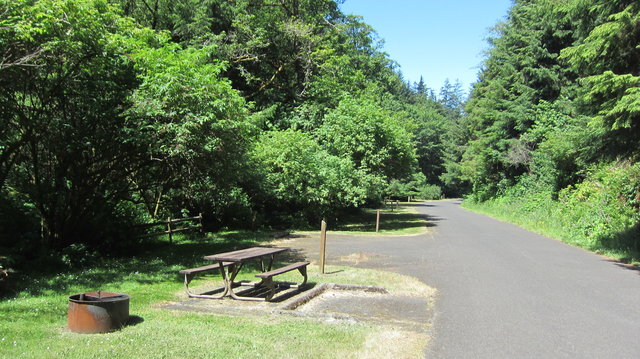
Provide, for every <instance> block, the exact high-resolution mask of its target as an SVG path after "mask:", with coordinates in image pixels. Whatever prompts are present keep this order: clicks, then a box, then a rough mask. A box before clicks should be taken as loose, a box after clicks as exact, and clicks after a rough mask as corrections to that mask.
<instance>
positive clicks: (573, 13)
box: [447, 0, 640, 264]
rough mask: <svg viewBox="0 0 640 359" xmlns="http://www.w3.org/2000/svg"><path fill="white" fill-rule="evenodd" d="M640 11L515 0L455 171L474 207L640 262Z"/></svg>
mask: <svg viewBox="0 0 640 359" xmlns="http://www.w3.org/2000/svg"><path fill="white" fill-rule="evenodd" d="M639 19H640V3H638V2H637V1H631V0H612V1H582V0H575V1H573V0H570V1H550V0H536V1H516V2H515V3H514V5H513V7H512V8H511V10H510V12H509V16H508V17H507V19H506V20H505V21H503V22H501V23H500V24H498V25H497V26H496V27H495V29H494V30H495V31H494V36H493V37H492V38H491V39H490V43H491V45H492V47H491V49H490V50H489V51H488V57H487V59H486V60H485V62H484V65H483V68H482V71H481V73H480V77H479V81H478V82H477V83H476V84H475V85H474V86H473V90H472V91H471V96H470V98H469V100H468V101H467V103H466V105H465V109H466V116H465V120H464V121H466V125H465V127H464V128H465V130H466V131H467V133H466V135H465V136H463V137H462V139H461V141H460V142H459V143H460V147H459V148H460V152H459V157H457V160H456V161H455V163H452V164H451V166H449V167H448V168H449V171H448V174H447V176H451V177H452V178H456V179H457V180H460V181H462V182H464V183H467V185H468V186H469V188H470V191H469V192H468V194H467V196H466V197H467V201H466V204H465V205H466V206H467V207H468V208H473V209H478V210H481V211H483V212H485V213H490V214H492V215H497V216H499V217H500V218H504V219H507V220H509V221H513V222H515V223H518V224H523V225H525V226H527V227H528V228H531V229H534V230H536V231H539V232H541V233H544V234H547V235H550V236H552V237H556V238H560V239H562V240H565V241H567V242H569V243H573V244H576V245H580V246H581V247H583V248H587V249H590V250H594V251H596V252H599V253H604V254H607V255H611V256H613V257H615V258H619V259H621V260H623V261H625V262H631V263H636V264H637V263H638V261H639V260H640V257H639V255H638V250H639V248H640V177H639V168H640V167H639V160H640V147H639V146H638V143H640V117H639V114H640V111H639V109H640V107H639V105H638V104H639V103H640V91H638V86H639V84H640V77H638V74H639V73H640V72H639V70H640V68H639V65H638V61H637V59H638V58H639V56H640V47H639V45H640V44H639V42H638V39H639V38H640V37H639V34H640V28H639V27H638V26H637V24H638V21H639Z"/></svg>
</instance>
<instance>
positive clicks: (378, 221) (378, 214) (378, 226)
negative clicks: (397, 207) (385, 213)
mask: <svg viewBox="0 0 640 359" xmlns="http://www.w3.org/2000/svg"><path fill="white" fill-rule="evenodd" d="M379 231H380V210H378V213H377V214H376V233H378V232H379Z"/></svg>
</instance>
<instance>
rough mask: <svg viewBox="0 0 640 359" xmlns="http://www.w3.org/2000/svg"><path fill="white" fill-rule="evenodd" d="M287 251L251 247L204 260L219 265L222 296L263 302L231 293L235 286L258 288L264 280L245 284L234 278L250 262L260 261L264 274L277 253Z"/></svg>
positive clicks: (260, 298) (262, 299) (255, 298)
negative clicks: (222, 288)
mask: <svg viewBox="0 0 640 359" xmlns="http://www.w3.org/2000/svg"><path fill="white" fill-rule="evenodd" d="M288 250H289V248H269V247H252V248H246V249H240V250H237V251H231V252H225V253H218V254H212V255H208V256H205V257H204V259H205V260H207V261H216V262H218V263H219V266H220V268H221V273H222V276H223V280H224V283H225V290H224V293H223V294H222V296H225V295H227V294H229V295H230V296H231V298H233V299H238V300H252V301H264V300H265V298H262V297H250V296H240V295H238V294H236V293H235V292H234V291H233V288H234V287H237V286H251V287H257V286H260V285H262V284H263V283H264V280H261V281H260V282H258V283H254V282H251V283H247V282H235V278H236V276H237V275H238V273H239V272H240V269H242V266H243V265H244V263H246V262H248V261H252V260H259V261H260V270H261V272H263V273H264V272H269V271H271V266H272V265H273V261H274V259H275V256H276V255H277V254H278V253H282V252H286V251H288ZM265 261H266V263H265ZM224 268H228V270H226V271H225V270H224ZM305 279H306V278H305ZM269 298H270V297H269ZM269 298H268V299H269ZM268 299H267V300H268Z"/></svg>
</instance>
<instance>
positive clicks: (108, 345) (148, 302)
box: [0, 233, 433, 358]
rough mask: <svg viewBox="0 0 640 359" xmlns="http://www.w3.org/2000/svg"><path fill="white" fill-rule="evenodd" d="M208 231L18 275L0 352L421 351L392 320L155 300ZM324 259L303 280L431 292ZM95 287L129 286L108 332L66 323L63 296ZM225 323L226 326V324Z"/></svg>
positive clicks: (172, 293) (0, 307)
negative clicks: (215, 309) (260, 313)
mask: <svg viewBox="0 0 640 359" xmlns="http://www.w3.org/2000/svg"><path fill="white" fill-rule="evenodd" d="M239 236H240V237H241V235H240V234H237V233H236V234H235V235H232V236H231V237H234V241H233V242H231V243H234V244H238V243H242V245H243V246H247V245H256V244H257V245H266V244H268V243H267V242H260V241H255V239H247V240H245V241H244V242H242V241H238V237H239ZM210 239H211V238H208V239H207V241H203V240H202V239H196V240H193V239H187V238H182V239H179V240H177V241H176V243H175V244H174V245H172V246H166V247H165V248H164V250H162V249H161V251H159V252H158V253H163V255H156V256H149V257H145V258H143V259H136V258H132V259H118V260H104V261H101V262H99V263H95V265H93V266H92V267H87V268H85V269H83V270H75V271H73V270H70V271H66V272H63V273H58V274H50V275H40V276H33V277H31V278H26V277H24V278H22V279H24V280H25V281H24V282H23V283H24V287H23V288H21V289H19V290H18V293H17V294H16V295H15V296H14V297H11V298H5V299H1V300H0V358H5V357H6V358H98V357H105V356H108V357H110V358H132V357H148V358H174V357H182V358H196V357H197V358H201V357H219V356H233V357H239V358H250V357H251V358H253V357H255V356H256V355H257V354H259V355H263V356H270V357H276V358H282V357H305V358H325V357H327V355H330V356H331V357H335V356H339V357H345V358H362V357H365V358H368V357H384V356H388V355H391V354H392V355H393V356H395V357H400V358H402V357H407V358H409V357H414V356H420V354H419V353H422V350H423V349H424V346H425V345H426V344H427V342H428V337H426V335H413V336H405V335H404V334H403V335H400V334H398V331H397V330H395V329H393V328H385V327H382V326H377V325H372V324H357V323H351V324H346V323H342V322H333V323H327V322H323V321H318V320H314V319H307V318H289V317H286V318H285V317H279V316H274V315H269V316H265V317H262V318H261V317H249V316H247V317H244V316H241V317H236V316H234V317H233V318H231V317H228V316H225V315H211V314H197V313H184V312H175V311H169V310H162V309H158V304H159V303H163V302H168V301H175V300H176V299H177V298H179V297H180V295H182V293H183V284H182V280H181V278H179V276H178V275H177V271H178V270H179V269H181V268H185V267H187V266H189V265H193V263H194V262H196V261H197V259H196V257H197V258H201V253H203V251H204V253H209V252H210V251H212V250H213V249H205V248H206V247H211V243H208V242H209V240H210ZM217 240H218V239H217V238H214V240H213V241H214V242H215V241H217ZM229 245H231V244H230V243H225V244H224V246H227V247H228V246H229ZM214 247H215V246H214ZM220 248H222V247H220ZM220 248H218V251H219V249H220ZM227 249H229V248H227ZM187 252H188V253H192V254H193V253H197V254H193V256H192V257H188V256H184V257H183V261H180V258H181V257H182V256H181V254H184V253H187ZM156 254H157V253H156ZM328 268H330V269H332V270H331V271H332V272H336V274H334V275H331V276H326V277H325V276H321V275H319V274H317V273H316V272H317V270H316V269H315V268H310V278H309V280H310V282H316V283H320V282H323V281H325V282H344V283H345V284H362V285H378V286H383V287H386V288H387V289H388V290H389V291H390V292H393V291H401V290H402V289H401V288H400V286H398V284H397V283H404V284H402V286H401V287H404V288H406V287H411V288H412V290H413V291H415V292H417V293H420V294H421V295H429V293H431V294H433V291H432V290H431V289H430V288H429V287H427V286H426V285H424V284H422V283H421V282H419V281H417V280H416V279H413V278H410V277H404V276H400V275H398V274H394V273H389V272H381V271H374V270H365V269H356V268H351V267H340V268H333V267H328ZM334 269H335V270H334ZM252 270H253V271H255V269H251V268H248V270H247V271H246V272H243V273H241V277H240V279H243V278H252V277H253V273H252V272H251V271H252ZM394 283H395V284H394ZM194 285H198V280H196V281H194ZM95 289H102V290H109V291H114V292H123V293H127V294H129V295H131V298H132V299H131V308H130V313H131V315H132V318H133V321H132V322H133V325H129V326H126V327H124V328H123V329H121V330H119V331H116V332H113V333H108V334H93V335H83V334H76V333H72V332H70V331H68V330H67V329H66V319H67V317H66V315H67V313H66V310H67V305H68V300H67V298H68V296H69V295H71V294H75V293H79V292H83V291H88V290H95ZM225 300H226V299H225ZM230 322H233V323H234V325H233V326H230V325H228V324H229V323H230ZM405 337H406V339H405ZM273 338H279V339H278V340H273ZM398 341H401V342H402V343H400V342H398ZM399 344H401V345H399Z"/></svg>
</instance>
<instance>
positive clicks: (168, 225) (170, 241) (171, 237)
mask: <svg viewBox="0 0 640 359" xmlns="http://www.w3.org/2000/svg"><path fill="white" fill-rule="evenodd" d="M167 232H168V233H169V243H173V236H172V235H171V217H169V218H167Z"/></svg>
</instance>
